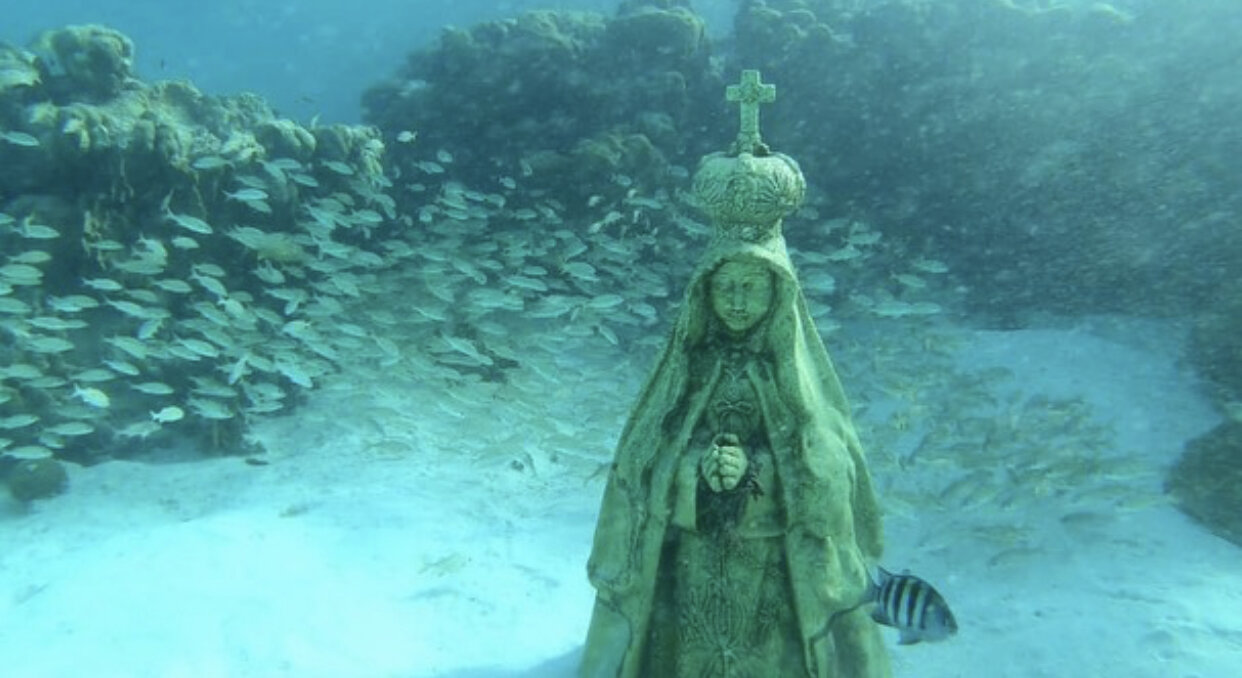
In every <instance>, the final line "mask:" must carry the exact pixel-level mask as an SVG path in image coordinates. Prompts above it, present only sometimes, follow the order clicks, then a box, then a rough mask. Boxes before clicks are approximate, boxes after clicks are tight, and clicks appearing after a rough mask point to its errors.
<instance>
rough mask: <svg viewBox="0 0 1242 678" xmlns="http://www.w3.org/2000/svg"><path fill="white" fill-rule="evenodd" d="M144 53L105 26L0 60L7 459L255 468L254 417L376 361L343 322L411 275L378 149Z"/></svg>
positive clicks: (349, 132) (53, 38) (59, 36)
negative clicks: (243, 456)
mask: <svg viewBox="0 0 1242 678" xmlns="http://www.w3.org/2000/svg"><path fill="white" fill-rule="evenodd" d="M133 51H134V46H133V44H132V43H131V42H130V40H129V39H128V38H127V37H126V36H124V35H122V34H121V33H118V32H117V31H115V30H112V29H110V28H107V27H103V26H71V27H67V28H63V29H58V30H52V31H48V32H47V33H44V34H43V35H41V36H40V37H38V38H37V39H36V40H35V41H34V42H33V43H31V44H30V45H29V47H28V48H25V49H23V48H18V47H13V46H3V47H0V251H3V253H4V262H3V263H2V264H0V335H3V337H4V341H3V342H2V343H0V454H3V455H4V456H6V457H9V458H13V459H19V460H31V459H46V458H49V457H53V456H54V457H57V458H60V459H67V460H74V461H79V462H91V461H94V460H98V459H101V458H106V457H108V456H114V455H125V456H140V455H141V454H142V451H143V450H145V449H149V447H150V446H151V445H154V444H166V443H171V442H172V441H174V440H176V441H180V442H183V443H184V442H195V441H197V442H201V443H206V444H208V445H210V446H211V448H212V449H216V450H219V451H221V452H236V451H238V450H240V449H244V434H245V431H246V427H247V420H248V419H249V418H251V417H253V416H257V415H260V414H263V413H272V412H280V411H285V410H287V408H289V407H291V406H292V405H293V404H294V403H295V402H296V401H297V399H298V397H299V393H301V392H303V391H304V390H305V389H309V388H312V387H313V386H314V385H315V382H316V380H317V379H318V378H320V377H321V376H323V375H326V374H329V373H331V372H333V371H334V369H335V362H336V358H337V356H338V355H339V353H340V352H341V351H344V350H350V351H356V350H358V349H359V345H360V344H363V345H369V346H370V347H371V348H374V345H373V344H369V340H368V339H367V337H366V336H365V333H363V334H362V335H359V334H358V333H357V332H352V333H348V334H347V333H343V332H341V331H339V330H338V329H337V327H336V326H335V325H334V324H332V323H328V322H325V321H324V320H325V319H328V318H333V319H341V317H342V314H344V313H346V311H347V308H348V307H349V305H350V303H351V301H352V300H354V299H357V298H360V297H361V296H363V295H365V294H366V293H367V285H368V281H369V280H370V278H371V277H372V276H373V275H374V273H373V271H374V270H376V269H379V268H382V267H384V266H387V265H389V264H390V263H393V262H395V261H398V260H399V259H400V256H399V255H398V254H394V248H396V249H400V244H399V243H396V241H394V240H392V236H393V233H399V230H397V229H398V227H399V226H400V225H399V224H397V223H396V222H395V221H394V218H395V216H396V213H395V211H394V204H393V201H392V199H391V198H390V197H389V196H388V195H387V194H386V191H387V189H388V187H389V184H388V181H387V179H385V177H384V175H383V171H382V168H381V165H380V161H381V155H382V152H383V143H382V142H381V140H380V138H379V135H378V133H377V132H376V131H375V130H374V129H371V128H367V127H345V126H331V127H321V126H316V125H311V126H305V125H302V124H299V123H296V122H294V121H292V120H288V119H283V118H279V117H277V116H276V115H274V114H273V112H272V111H271V110H270V109H269V108H268V107H267V106H266V105H265V104H264V103H263V101H262V100H261V99H259V98H258V97H255V96H252V95H241V96H236V97H224V98H219V97H211V96H206V95H204V94H202V93H201V92H199V91H198V90H196V89H195V88H194V87H193V86H192V85H190V84H188V83H185V82H155V83H147V82H144V81H142V80H140V79H139V78H137V77H136V76H135V74H134V73H133V72H132V70H131V63H132V58H133ZM395 243H396V244H395ZM405 251H408V247H406V248H405Z"/></svg>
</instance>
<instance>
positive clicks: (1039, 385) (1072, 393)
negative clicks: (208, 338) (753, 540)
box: [0, 319, 1242, 678]
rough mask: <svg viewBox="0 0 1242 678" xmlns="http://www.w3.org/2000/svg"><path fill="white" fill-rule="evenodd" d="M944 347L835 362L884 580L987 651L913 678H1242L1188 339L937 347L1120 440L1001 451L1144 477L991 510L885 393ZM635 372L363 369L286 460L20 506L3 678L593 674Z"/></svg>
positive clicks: (911, 338) (1110, 337)
mask: <svg viewBox="0 0 1242 678" xmlns="http://www.w3.org/2000/svg"><path fill="white" fill-rule="evenodd" d="M922 332H923V330H921V329H918V328H916V329H913V330H911V331H910V332H906V333H904V334H900V336H899V337H898V338H895V339H894V338H890V339H887V340H886V341H888V342H889V343H888V344H886V345H884V346H877V345H869V339H867V338H866V337H865V336H864V335H863V334H859V335H854V334H853V333H852V332H849V333H847V332H841V333H838V334H837V335H834V336H833V337H830V338H829V342H828V343H829V347H830V350H831V351H832V352H833V354H834V357H835V358H836V359H837V361H838V363H839V364H840V365H841V366H842V375H843V378H844V379H845V382H846V388H847V391H849V392H850V393H851V396H853V397H854V399H855V403H856V404H859V403H860V402H865V403H866V407H860V411H859V414H858V423H859V428H860V431H861V432H862V434H863V436H864V440H865V441H867V442H868V447H869V451H870V454H871V456H872V459H873V474H874V475H875V476H876V481H877V487H878V488H879V489H880V492H881V499H882V501H884V503H885V505H886V508H888V510H889V516H888V518H887V523H886V531H887V543H888V553H887V554H886V557H885V561H886V562H885V563H883V564H884V565H885V566H886V567H888V568H889V569H895V570H902V569H907V568H908V569H910V570H911V571H913V572H915V573H917V574H919V575H921V576H923V577H925V578H927V579H928V580H930V581H932V582H934V583H935V584H936V586H937V587H938V588H939V589H940V590H941V592H942V593H944V594H945V596H946V597H947V598H948V599H949V602H950V604H951V605H952V607H953V608H954V612H955V614H956V616H957V619H958V621H959V624H960V626H961V632H960V633H959V634H958V636H957V637H955V638H953V639H951V640H950V641H947V642H943V643H938V644H931V645H927V644H924V645H916V646H906V647H898V646H896V633H895V632H893V631H891V630H889V631H886V636H887V637H889V638H890V639H891V641H892V643H893V647H892V656H893V663H894V667H895V671H896V674H897V675H898V676H920V677H922V678H941V677H944V678H948V677H962V678H977V677H980V676H988V677H990V678H1008V677H1013V678H1026V677H1036V676H1065V677H1070V676H1073V677H1080V676H1093V677H1096V676H1119V677H1122V676H1123V677H1125V678H1146V677H1151V678H1155V677H1157V676H1158V677H1160V678H1236V676H1239V675H1242V550H1240V549H1239V548H1238V547H1236V546H1233V545H1231V544H1229V543H1227V542H1225V541H1223V540H1221V539H1219V538H1217V537H1215V536H1213V535H1211V534H1210V533H1208V532H1206V531H1205V530H1204V529H1202V528H1201V527H1200V526H1198V525H1196V524H1194V523H1193V522H1191V521H1190V520H1189V519H1187V518H1186V517H1185V516H1183V515H1182V514H1181V513H1180V512H1178V511H1177V510H1176V509H1175V508H1174V507H1173V506H1171V505H1170V504H1169V503H1168V501H1167V499H1166V498H1165V497H1164V495H1163V493H1162V491H1161V489H1160V486H1161V482H1162V480H1161V479H1162V476H1163V472H1164V470H1165V469H1166V468H1167V467H1168V466H1169V465H1170V464H1171V463H1172V462H1173V461H1174V460H1176V458H1177V456H1178V455H1179V454H1180V451H1181V449H1182V445H1183V444H1184V443H1185V442H1186V441H1187V440H1188V439H1190V438H1193V437H1195V436H1197V435H1200V434H1201V433H1203V432H1206V431H1207V430H1209V429H1210V428H1211V427H1212V426H1213V425H1214V424H1215V423H1216V421H1217V415H1216V414H1215V413H1214V412H1213V411H1212V409H1211V407H1210V405H1209V404H1208V402H1207V401H1206V400H1205V399H1204V398H1203V396H1202V395H1201V391H1200V389H1199V387H1198V385H1197V384H1196V382H1195V380H1194V378H1193V377H1192V376H1191V375H1190V374H1189V373H1188V372H1187V371H1185V370H1184V369H1182V368H1181V367H1179V364H1178V355H1179V354H1180V348H1179V345H1180V344H1179V341H1178V338H1179V336H1180V335H1179V332H1178V330H1177V329H1176V328H1173V327H1169V326H1167V325H1164V324H1161V323H1155V322H1148V321H1138V320H1125V319H1095V320H1079V321H1074V322H1066V323H1062V324H1061V325H1060V326H1058V327H1049V328H1047V329H1037V330H1023V331H1015V332H991V331H989V332H982V331H967V330H960V329H954V328H952V327H951V326H945V325H941V326H938V327H937V329H936V330H935V332H936V336H937V337H938V338H939V339H938V340H937V346H938V349H937V350H938V355H939V358H938V359H937V360H938V361H939V362H937V363H936V364H937V365H939V366H941V367H943V366H944V365H945V364H946V361H948V362H949V363H952V365H953V369H955V370H966V371H982V372H983V373H987V374H995V373H996V369H998V368H1003V373H1004V374H1005V377H1004V379H1003V380H1000V381H995V380H994V381H987V380H984V381H981V382H980V383H981V384H983V385H984V386H985V387H986V388H988V389H991V391H990V393H991V396H994V400H995V402H998V403H1001V405H998V406H996V407H997V408H998V410H997V411H998V412H999V411H1003V410H1004V403H1015V402H1025V403H1028V404H1029V403H1032V402H1041V403H1042V402H1045V400H1046V399H1051V400H1052V401H1053V402H1072V403H1078V404H1079V406H1080V407H1081V408H1087V409H1085V410H1082V411H1089V412H1090V416H1091V419H1092V421H1093V422H1094V423H1095V424H1098V425H1099V426H1100V427H1103V428H1101V429H1100V430H1105V429H1106V430H1107V431H1108V441H1109V442H1108V447H1109V449H1107V450H1104V451H1103V452H1100V451H1099V450H1098V449H1097V450H1095V451H1094V452H1088V451H1078V450H1075V449H1073V445H1072V441H1073V440H1074V438H1073V437H1072V436H1070V437H1067V436H1066V435H1065V433H1064V431H1052V432H1049V431H1047V430H1045V429H1043V428H1039V427H1040V426H1045V427H1046V426H1048V419H1047V418H1044V419H1039V420H1038V421H1036V422H1034V423H1032V424H1030V426H1029V427H1028V426H1026V424H1025V420H1023V419H1021V418H1020V417H1017V416H1015V415H1013V414H1012V413H1013V412H1015V411H1017V410H1014V409H1013V408H1010V409H1009V410H1008V411H1009V412H1010V415H1009V419H1008V420H1007V421H1008V423H1007V428H1005V429H1004V430H1006V431H1011V432H1013V431H1017V432H1020V433H1021V436H1020V437H1021V438H1022V442H1023V444H1024V445H1025V446H1026V447H1024V448H1022V449H1027V450H1029V452H1025V453H1029V454H1034V455H1038V454H1039V453H1040V451H1041V449H1042V448H1041V446H1040V441H1041V440H1043V439H1047V440H1048V441H1050V442H1049V448H1051V446H1053V445H1055V446H1057V447H1058V448H1059V449H1057V450H1051V449H1049V450H1048V453H1049V455H1051V456H1050V458H1056V459H1062V460H1064V459H1072V458H1074V455H1076V454H1082V455H1085V454H1101V453H1102V454H1106V455H1108V456H1109V458H1110V459H1115V460H1120V461H1123V462H1125V464H1124V465H1113V466H1109V467H1108V468H1117V469H1121V468H1124V470H1118V471H1115V472H1113V471H1110V472H1109V474H1110V475H1109V477H1108V478H1091V477H1084V478H1078V479H1076V480H1074V481H1073V487H1072V488H1068V489H1067V488H1064V487H1062V488H1058V487H1051V488H1048V489H1047V491H1033V490H1030V488H1025V487H1018V488H1010V490H1009V491H1007V492H1006V491H999V490H996V488H995V487H993V486H991V485H990V484H989V483H988V482H985V480H986V479H987V478H993V477H996V476H992V475H988V474H989V473H991V472H992V471H994V470H995V469H992V470H989V471H987V472H985V473H980V472H979V471H978V470H975V471H971V473H975V474H977V475H976V476H970V475H969V474H966V477H968V480H970V479H974V478H981V479H984V480H982V481H980V482H979V483H978V485H979V486H978V487H970V486H969V482H966V483H955V482H954V481H955V480H960V479H961V478H963V477H964V476H963V472H962V470H961V469H960V468H957V466H958V465H957V464H955V463H954V462H953V459H952V458H951V457H946V456H945V455H943V454H941V455H939V456H937V454H935V453H934V451H932V452H929V451H926V450H921V449H918V447H917V445H916V444H913V443H911V442H910V437H911V436H913V437H917V436H918V434H919V430H920V426H923V425H924V424H925V422H924V423H923V424H921V423H920V422H919V421H918V420H917V418H916V419H915V421H914V422H913V423H912V424H911V423H910V421H908V420H907V419H902V421H903V422H905V423H903V424H902V425H901V426H900V427H898V428H897V429H895V432H894V431H887V430H886V429H885V427H886V426H888V424H887V423H886V422H887V421H888V417H891V415H892V414H893V413H901V412H902V411H904V410H911V411H914V412H918V411H920V409H919V407H918V406H919V404H920V403H919V396H918V395H917V394H918V393H920V392H921V393H924V394H927V393H932V392H934V388H931V387H927V388H924V389H923V390H922V391H917V390H916V392H915V393H916V395H914V396H911V395H910V391H909V389H907V390H905V391H904V392H899V391H900V390H899V389H897V390H895V389H891V388H890V389H886V388H883V385H884V378H883V376H884V371H885V369H886V368H885V367H884V365H885V364H887V363H886V361H885V360H880V359H876V358H877V356H879V357H884V358H888V359H901V358H902V357H903V356H906V355H911V354H913V353H910V352H917V350H922V349H925V348H926V343H927V342H926V341H925V338H924V339H920V338H919V335H920V333H922ZM888 334H891V333H888ZM916 346H918V347H922V349H917V348H915V347H916ZM903 351H905V352H904V353H903ZM635 353H642V355H633V356H631V357H626V356H624V355H620V352H619V351H618V350H617V349H615V348H611V347H608V346H602V347H601V346H590V347H587V346H584V348H583V350H582V351H581V353H580V354H577V353H575V352H573V351H566V350H565V349H564V348H563V347H562V349H561V351H560V357H558V358H552V357H548V358H546V362H547V364H545V365H544V366H543V369H542V370H540V373H541V374H542V377H541V380H540V379H534V378H532V379H531V380H529V381H527V382H525V383H524V384H522V388H515V387H513V386H508V385H503V386H496V385H475V386H472V387H470V388H468V389H464V390H463V391H462V392H451V391H447V390H446V389H445V388H444V386H443V385H439V386H437V385H436V384H434V383H427V382H426V380H420V379H419V378H418V376H417V374H416V373H414V372H411V371H404V372H403V371H402V370H400V369H391V368H390V369H378V368H376V369H360V370H356V371H351V370H347V371H346V372H345V373H344V374H342V375H340V376H338V377H337V378H335V379H334V380H332V381H331V382H327V383H325V384H324V385H323V386H322V388H320V389H318V390H316V391H315V392H313V393H312V394H311V397H310V400H309V402H308V403H306V404H305V405H304V406H302V407H300V408H299V409H298V410H297V411H296V413H295V414H293V415H291V416H285V417H278V418H273V419H269V420H264V421H262V422H258V423H257V424H256V426H255V427H254V436H255V438H256V439H257V440H258V441H259V442H261V443H262V444H263V445H264V446H265V447H266V448H267V450H268V452H267V453H266V454H265V455H263V459H264V460H265V461H266V462H267V464H266V465H261V466H255V465H250V464H247V463H246V462H245V461H244V460H243V459H241V458H238V457H222V458H214V459H208V460H202V459H201V458H197V455H186V454H184V451H177V450H169V451H166V452H165V453H164V457H165V459H164V460H163V461H161V462H160V463H137V462H132V461H111V462H107V463H104V464H100V465H97V466H95V467H91V468H84V469H83V468H76V469H71V486H70V490H69V492H68V493H67V494H65V495H63V496H61V497H58V498H55V499H52V500H48V501H41V502H37V503H35V504H34V505H33V506H32V507H31V508H30V509H29V510H26V511H23V510H22V509H21V507H19V506H17V505H16V504H15V503H12V502H9V503H4V504H0V544H2V545H3V546H2V547H0V657H2V658H3V660H2V662H0V666H2V667H3V668H2V669H0V674H2V675H4V676H7V677H10V678H24V677H27V676H30V677H39V678H50V677H59V676H65V677H70V676H72V677H74V678H77V677H79V676H84V675H89V676H92V677H101V676H127V677H133V676H160V677H174V676H186V677H191V676H299V677H318V676H324V677H332V676H342V677H371V676H394V677H395V676H403V677H404V676H408V677H415V676H418V677H421V676H439V677H445V678H466V677H471V678H500V677H512V676H528V677H531V678H535V677H539V678H557V677H559V676H572V675H573V674H574V666H575V663H576V657H577V654H578V653H579V652H580V651H581V643H582V640H583V636H584V634H585V631H586V627H587V623H588V620H589V616H590V610H591V606H592V600H593V593H592V590H591V588H590V586H589V584H588V583H587V581H586V576H585V569H584V566H585V561H586V558H587V553H588V550H589V547H590V543H591V538H592V532H593V529H594V521H595V515H596V511H597V509H598V503H599V497H600V494H601V492H602V484H603V476H602V474H599V473H597V471H598V469H599V466H600V464H601V463H604V462H606V461H607V459H608V457H609V455H610V453H611V447H612V445H613V444H614V442H615V440H616V436H617V435H619V433H620V431H621V427H622V425H623V423H624V418H625V415H626V413H627V411H628V408H629V405H630V401H631V400H632V398H633V396H634V394H635V392H636V390H637V388H638V385H639V384H640V382H641V379H642V377H643V375H644V374H645V372H646V370H647V369H648V368H649V367H650V361H651V360H652V359H653V356H652V355H651V354H650V352H649V351H636V352H635ZM867 356H870V361H869V362H867V361H864V360H863V358H864V357H867ZM860 363H865V364H860ZM847 366H848V369H847ZM989 370H990V371H989ZM972 373H973V372H972ZM927 378H928V379H932V380H934V379H935V377H934V374H933V376H929V377H927ZM916 386H917V384H916ZM925 386H926V385H925ZM991 396H989V397H991ZM1032 398H1037V399H1039V400H1032ZM965 406H966V405H963V407H965ZM1028 410H1029V407H1028ZM947 411H949V412H951V411H950V410H945V409H944V408H941V409H939V410H937V412H938V413H939V414H938V415H937V416H940V417H941V418H944V417H946V416H950V417H951V416H953V415H952V414H949V415H946V414H945V412H947ZM1024 411H1026V410H1024ZM977 415H978V413H975V414H974V415H970V416H975V417H976V418H977ZM988 416H997V415H996V413H995V412H994V413H992V414H989V415H988ZM962 417H963V420H965V419H966V418H967V413H963V414H962ZM1027 419H1028V420H1029V419H1030V416H1029V415H1028V417H1027ZM1080 423H1081V422H1080ZM1036 424H1038V426H1036ZM1097 438H1098V437H1097ZM1067 441H1068V442H1067ZM1067 446H1068V448H1069V449H1065V448H1067ZM1014 449H1017V448H1014ZM1014 454H1017V452H1015V453H1014ZM916 455H917V456H916ZM179 456H180V457H182V459H179V458H178V457H179ZM190 459H193V460H190ZM946 459H947V461H946ZM963 464H968V465H970V466H972V467H973V468H975V469H978V468H979V467H980V466H981V465H986V460H981V459H980V458H978V457H970V458H969V459H967V460H965V461H964V462H963ZM1105 480H1107V482H1104V481H1105ZM961 487H965V488H966V491H965V492H962V491H959V490H960V488H961ZM1101 488H1102V489H1103V490H1108V491H1099V490H1101Z"/></svg>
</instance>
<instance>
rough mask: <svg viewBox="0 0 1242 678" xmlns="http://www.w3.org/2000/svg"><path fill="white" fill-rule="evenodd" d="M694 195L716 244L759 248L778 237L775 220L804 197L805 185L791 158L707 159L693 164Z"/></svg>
mask: <svg viewBox="0 0 1242 678" xmlns="http://www.w3.org/2000/svg"><path fill="white" fill-rule="evenodd" d="M694 194H695V197H696V198H697V199H698V202H699V205H700V206H701V207H702V208H703V210H704V211H706V212H707V214H708V215H709V216H710V217H711V220H712V224H713V225H714V226H715V227H716V239H717V240H735V241H738V242H750V243H763V242H766V241H768V240H770V239H772V238H774V237H776V236H779V235H780V233H781V219H783V218H785V217H786V216H787V215H789V214H791V213H793V211H794V210H796V209H798V206H799V205H801V204H802V198H803V197H804V196H805V195H806V179H804V178H803V176H802V170H800V169H799V168H798V163H797V162H794V159H793V158H790V157H789V156H787V155H784V154H781V153H772V154H770V155H767V156H765V157H755V156H754V155H751V154H750V153H740V154H738V155H737V156H728V155H725V154H724V153H713V154H711V155H709V156H707V157H705V158H703V160H702V161H701V162H700V163H699V169H698V171H697V172H695V175H694Z"/></svg>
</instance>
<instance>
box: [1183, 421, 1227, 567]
mask: <svg viewBox="0 0 1242 678" xmlns="http://www.w3.org/2000/svg"><path fill="white" fill-rule="evenodd" d="M1166 488H1167V489H1168V491H1169V493H1170V494H1172V495H1173V497H1174V499H1176V501H1177V505H1178V506H1179V507H1180V508H1181V509H1182V510H1183V511H1185V512H1186V513H1187V514H1188V515H1189V516H1191V517H1192V518H1194V519H1195V520H1198V521H1199V522H1201V523H1203V525H1204V526H1205V527H1207V528H1208V529H1209V530H1211V531H1212V532H1214V533H1215V534H1217V535H1220V536H1221V537H1223V538H1225V539H1228V540H1229V541H1231V542H1233V543H1235V544H1237V545H1238V546H1242V423H1239V422H1229V423H1226V424H1221V425H1220V426H1218V427H1216V428H1215V429H1213V430H1212V431H1211V432H1209V433H1207V434H1206V435H1203V436H1200V437H1199V438H1196V439H1194V440H1192V441H1191V442H1190V443H1188V444H1187V445H1186V452H1185V454H1183V455H1182V458H1181V459H1180V460H1178V462H1177V464H1176V465H1175V466H1174V467H1173V469H1172V470H1171V471H1170V472H1169V477H1168V480H1167V483H1166Z"/></svg>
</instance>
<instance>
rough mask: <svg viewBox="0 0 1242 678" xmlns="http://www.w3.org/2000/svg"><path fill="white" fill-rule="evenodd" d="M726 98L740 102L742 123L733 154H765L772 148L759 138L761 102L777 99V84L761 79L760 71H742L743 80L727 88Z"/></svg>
mask: <svg viewBox="0 0 1242 678" xmlns="http://www.w3.org/2000/svg"><path fill="white" fill-rule="evenodd" d="M725 99H726V100H728V101H732V102H735V103H737V104H738V108H739V109H740V114H741V124H740V126H739V128H738V132H737V141H735V142H733V150H732V155H737V154H739V153H750V154H751V155H755V156H765V155H767V154H768V153H769V152H770V150H769V149H768V146H767V144H765V143H763V140H762V139H760V138H759V104H767V103H772V102H773V101H776V85H769V84H765V83H762V82H760V81H759V71H756V70H745V71H742V81H741V82H740V83H738V84H736V85H729V86H728V87H726V88H725Z"/></svg>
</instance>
